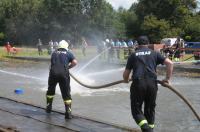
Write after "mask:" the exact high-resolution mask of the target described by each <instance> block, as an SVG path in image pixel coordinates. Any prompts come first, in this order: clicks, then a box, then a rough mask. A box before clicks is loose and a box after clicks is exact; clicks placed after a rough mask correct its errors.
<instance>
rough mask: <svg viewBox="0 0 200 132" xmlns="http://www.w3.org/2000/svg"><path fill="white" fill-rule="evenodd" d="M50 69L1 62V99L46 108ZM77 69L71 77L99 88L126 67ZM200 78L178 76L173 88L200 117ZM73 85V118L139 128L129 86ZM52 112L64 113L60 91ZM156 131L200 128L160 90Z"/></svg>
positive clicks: (195, 131) (41, 65) (180, 103)
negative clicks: (4, 98) (181, 94)
mask: <svg viewBox="0 0 200 132" xmlns="http://www.w3.org/2000/svg"><path fill="white" fill-rule="evenodd" d="M48 67H49V64H48V62H28V63H27V62H25V63H11V62H0V83H1V86H0V90H1V92H0V96H3V97H8V98H12V99H15V100H19V101H25V102H29V103H32V104H36V105H41V106H44V107H45V91H46V89H47V78H48ZM197 67H198V66H197ZM78 68H80V67H77V69H78ZM94 68H96V69H94ZM77 69H73V70H72V71H71V73H73V74H74V75H76V76H77V78H79V79H80V80H81V81H83V82H85V83H89V84H91V85H98V84H104V83H107V82H111V81H116V80H121V79H122V71H123V69H124V66H121V65H120V66H119V65H114V64H113V65H100V64H96V66H94V65H90V66H89V67H87V68H86V69H84V70H83V71H82V72H81V73H79V74H77V73H76V70H77ZM177 71H178V70H177ZM175 73H176V69H175ZM198 75H199V74H198V73H197V76H195V77H188V76H182V75H180V76H176V77H174V78H173V80H172V85H173V86H174V87H175V88H177V89H178V90H179V91H180V92H181V93H183V95H184V96H185V97H186V98H188V99H189V100H190V102H191V103H192V104H193V106H194V107H195V109H196V110H197V112H198V113H200V103H199V102H200V98H199V95H200V89H199V86H200V79H199V77H198ZM159 78H160V79H161V78H162V76H159ZM71 84H72V98H73V104H72V110H73V114H75V115H80V116H85V117H88V118H92V119H96V120H100V121H104V122H109V123H114V124H119V125H123V126H127V127H131V128H138V126H137V125H136V124H135V122H134V120H133V119H132V116H131V111H130V100H129V86H130V84H120V85H115V86H113V87H110V88H106V89H101V90H91V89H87V88H83V87H82V86H80V85H79V84H77V83H76V82H74V81H73V80H72V83H71ZM16 88H22V89H23V90H24V94H21V95H17V94H15V93H14V90H15V89H16ZM53 109H54V110H60V111H64V105H63V103H62V99H61V96H60V91H59V88H57V95H56V96H55V100H54V103H53ZM155 131H156V132H199V131H200V125H199V122H198V121H197V119H196V118H195V116H194V115H193V113H192V112H191V111H190V109H189V108H188V107H187V105H186V104H184V102H183V101H182V100H180V99H179V98H178V97H177V96H176V95H175V94H174V93H172V92H171V91H169V90H168V89H166V88H163V87H161V86H159V91H158V98H157V107H156V128H155Z"/></svg>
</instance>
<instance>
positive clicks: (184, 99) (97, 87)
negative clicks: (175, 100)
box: [70, 73, 200, 121]
mask: <svg viewBox="0 0 200 132" xmlns="http://www.w3.org/2000/svg"><path fill="white" fill-rule="evenodd" d="M70 76H71V77H72V78H73V79H74V80H75V81H76V82H78V83H79V84H80V85H82V86H84V87H86V88H90V89H101V88H106V87H110V86H113V85H117V84H120V83H124V80H119V81H115V82H111V83H107V84H104V85H99V86H92V85H87V84H84V83H83V82H81V81H79V80H78V79H77V78H76V77H75V76H74V75H72V74H71V73H70ZM129 81H131V80H129ZM157 82H158V83H159V84H161V85H162V86H163V87H165V88H168V89H170V90H171V91H172V92H174V93H175V94H176V95H177V96H178V97H180V98H181V99H182V100H183V101H184V102H185V103H186V104H187V105H188V107H189V108H190V109H191V110H192V112H193V113H194V115H195V116H196V118H197V119H198V120H199V121H200V116H199V115H198V113H197V112H196V110H195V109H194V107H193V106H192V104H191V103H190V101H189V100H188V99H186V98H185V97H184V96H183V95H182V94H181V93H180V92H178V91H177V90H176V88H174V87H172V86H171V85H169V84H168V83H163V82H162V81H160V80H157Z"/></svg>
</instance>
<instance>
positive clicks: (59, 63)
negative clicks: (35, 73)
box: [46, 40, 77, 119]
mask: <svg viewBox="0 0 200 132" xmlns="http://www.w3.org/2000/svg"><path fill="white" fill-rule="evenodd" d="M68 46H69V44H68V43H67V42H66V41H65V40H62V41H60V42H59V45H58V49H57V50H56V51H54V52H53V53H52V55H51V66H50V72H49V79H48V90H47V93H46V98H47V107H46V112H47V113H50V112H51V110H52V102H53V97H54V95H55V88H56V85H57V83H59V86H60V91H61V94H62V98H63V100H64V104H65V110H66V112H65V119H71V118H72V115H71V102H72V99H71V94H70V91H71V88H70V76H69V69H70V68H72V67H74V66H75V65H76V64H77V60H76V59H75V57H74V55H73V54H72V53H71V52H70V51H69V50H68Z"/></svg>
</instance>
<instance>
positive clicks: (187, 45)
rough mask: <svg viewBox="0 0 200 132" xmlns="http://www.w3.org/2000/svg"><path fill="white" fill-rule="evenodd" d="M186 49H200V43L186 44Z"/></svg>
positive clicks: (187, 51) (188, 51)
mask: <svg viewBox="0 0 200 132" xmlns="http://www.w3.org/2000/svg"><path fill="white" fill-rule="evenodd" d="M185 48H190V49H200V42H186V43H185ZM193 52H194V51H192V50H186V53H193Z"/></svg>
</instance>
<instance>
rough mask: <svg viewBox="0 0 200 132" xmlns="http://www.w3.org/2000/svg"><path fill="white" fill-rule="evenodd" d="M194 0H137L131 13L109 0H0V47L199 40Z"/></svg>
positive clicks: (199, 24)
mask: <svg viewBox="0 0 200 132" xmlns="http://www.w3.org/2000/svg"><path fill="white" fill-rule="evenodd" d="M197 3H198V2H197V1H196V0H138V2H137V3H134V4H133V5H132V6H131V7H130V9H124V8H122V7H120V8H119V9H117V10H116V9H114V8H113V7H112V5H111V4H109V3H108V2H106V0H1V1H0V12H1V13H0V43H1V44H3V43H4V42H6V41H10V42H13V43H15V44H16V45H17V44H21V45H33V44H34V45H35V43H36V42H37V40H38V38H40V39H41V40H42V41H44V42H48V41H50V40H61V39H66V40H68V39H69V40H70V41H71V42H72V43H74V44H75V45H76V44H77V43H78V42H79V40H80V38H81V37H82V36H84V37H85V38H87V39H90V40H95V41H96V40H103V39H105V38H118V39H120V38H122V39H129V38H131V39H135V38H136V37H138V36H139V35H141V34H146V35H148V36H149V37H150V38H151V42H152V43H159V42H160V40H161V39H162V38H164V37H176V36H181V37H182V38H184V39H185V40H186V41H199V40H200V12H199V10H198V6H197Z"/></svg>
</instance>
